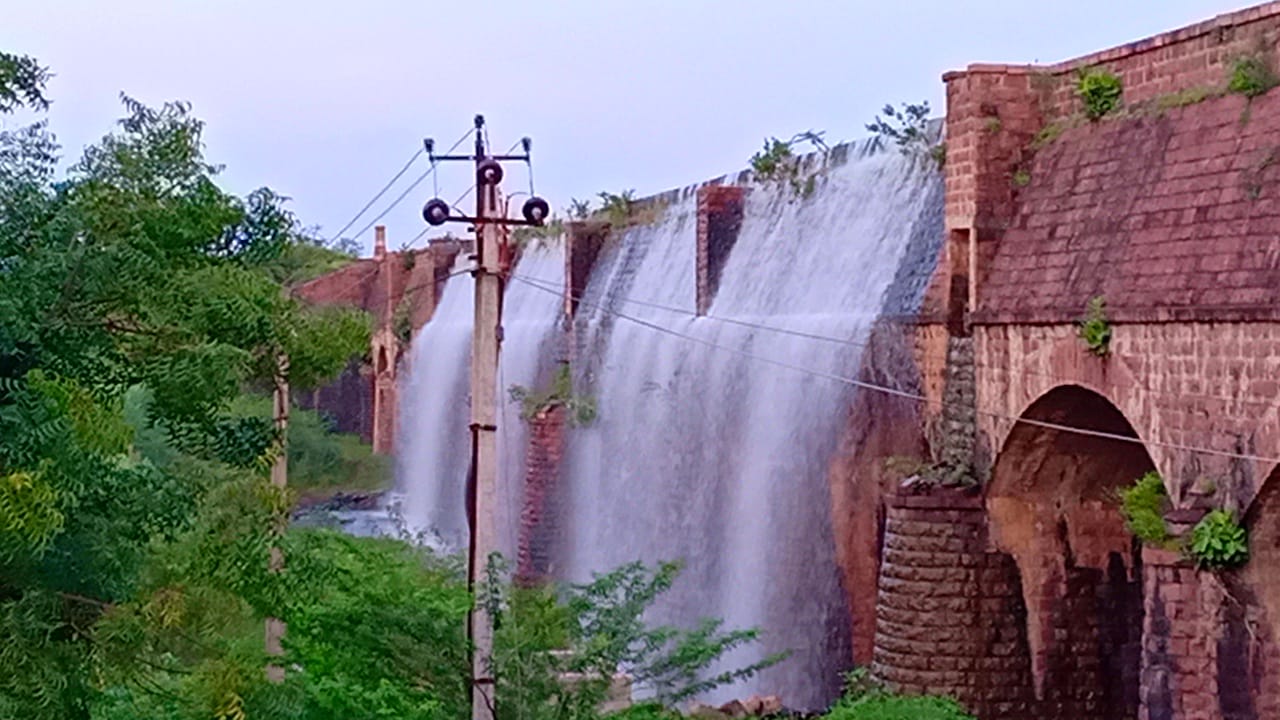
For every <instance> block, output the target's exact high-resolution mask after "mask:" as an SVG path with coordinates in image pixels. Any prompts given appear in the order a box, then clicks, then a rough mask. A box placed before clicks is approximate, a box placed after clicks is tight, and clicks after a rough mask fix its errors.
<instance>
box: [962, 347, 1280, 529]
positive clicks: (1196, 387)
mask: <svg viewBox="0 0 1280 720" xmlns="http://www.w3.org/2000/svg"><path fill="white" fill-rule="evenodd" d="M1113 333H1114V336H1113V339H1112V341H1111V355H1110V356H1109V357H1107V358H1105V359H1103V358H1098V357H1096V356H1094V355H1092V354H1090V353H1089V352H1087V351H1086V350H1085V348H1084V345H1083V343H1082V341H1081V340H1080V339H1079V337H1078V336H1077V334H1076V328H1075V327H1073V326H1070V325H991V326H980V327H977V328H975V331H974V341H975V365H976V368H977V370H976V371H977V377H978V388H977V395H978V406H979V408H981V409H982V411H983V412H982V413H981V414H980V415H979V417H978V425H979V446H980V448H985V450H984V451H983V454H981V455H980V457H979V460H980V462H981V463H982V464H983V465H986V466H988V467H989V464H990V463H991V462H992V458H993V457H994V454H995V452H996V451H998V450H999V449H1000V448H1002V447H1003V446H1004V445H1005V441H1006V438H1007V437H1008V434H1009V432H1010V430H1011V429H1012V427H1013V421H1012V420H1011V419H1010V418H1017V417H1020V416H1021V415H1022V414H1023V412H1024V411H1025V410H1026V409H1027V407H1028V406H1030V404H1031V403H1032V402H1033V401H1034V400H1036V399H1037V398H1039V397H1041V396H1043V395H1044V394H1046V393H1047V392H1049V391H1050V390H1051V389H1053V388H1055V387H1059V386H1067V385H1076V386H1080V387H1084V388H1089V389H1091V390H1093V391H1095V392H1097V393H1099V394H1100V395H1102V396H1104V397H1106V398H1107V399H1108V400H1109V401H1110V402H1111V404H1113V405H1114V406H1115V407H1116V408H1118V409H1119V411H1120V412H1121V414H1123V415H1124V417H1125V418H1126V419H1128V421H1129V423H1130V424H1131V425H1132V426H1133V427H1134V429H1135V430H1136V431H1137V435H1138V437H1139V438H1141V439H1142V440H1143V442H1144V446H1145V449H1146V451H1147V452H1148V453H1149V454H1150V456H1151V458H1152V460H1153V461H1154V463H1155V466H1156V469H1157V470H1158V471H1159V472H1160V474H1161V475H1162V476H1163V477H1164V478H1165V482H1166V485H1168V487H1169V491H1170V494H1171V496H1172V497H1173V498H1174V500H1175V502H1179V503H1182V502H1184V501H1186V500H1187V497H1188V493H1189V491H1190V489H1191V487H1192V486H1193V485H1195V484H1196V483H1197V482H1198V481H1200V480H1201V479H1202V478H1209V479H1212V480H1213V483H1212V485H1213V501H1214V502H1215V503H1216V504H1219V505H1222V506H1226V507H1233V508H1236V509H1243V508H1245V507H1247V506H1248V504H1249V502H1250V500H1251V498H1252V497H1253V496H1254V495H1255V494H1256V493H1257V491H1258V489H1259V487H1260V484H1261V480H1262V479H1263V478H1265V477H1267V475H1268V474H1270V473H1271V472H1272V470H1273V469H1274V467H1275V465H1274V464H1270V463H1267V462H1253V461H1243V460H1238V459H1232V458H1229V457H1223V456H1220V455H1209V454H1204V453H1197V452H1190V451H1187V450H1180V449H1178V448H1176V447H1171V445H1187V446H1195V447H1203V448H1208V449H1211V450H1216V451H1219V452H1223V453H1242V454H1254V455H1261V456H1275V455H1277V454H1280V450H1277V448H1280V393H1277V387H1278V385H1277V383H1278V382H1280V381H1278V380H1277V378H1280V323H1252V324H1244V323H1158V324H1151V323H1146V324H1132V325H1130V324H1117V325H1116V326H1115V327H1114V328H1113Z"/></svg>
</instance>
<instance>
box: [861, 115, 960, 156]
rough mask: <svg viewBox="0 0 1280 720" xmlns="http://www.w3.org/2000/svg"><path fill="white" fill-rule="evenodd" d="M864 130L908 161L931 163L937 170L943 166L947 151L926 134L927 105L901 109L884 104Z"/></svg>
mask: <svg viewBox="0 0 1280 720" xmlns="http://www.w3.org/2000/svg"><path fill="white" fill-rule="evenodd" d="M881 114H882V115H883V117H881V116H880V115H877V116H876V118H875V121H874V122H871V123H869V124H868V125H867V130H869V131H871V132H872V133H874V134H875V136H876V137H877V138H878V139H879V140H880V141H881V142H890V143H893V144H894V145H896V146H897V147H898V151H899V152H901V153H902V154H903V155H906V156H908V157H916V158H923V157H927V158H930V159H932V160H933V161H934V162H935V163H936V164H937V166H938V167H939V168H941V167H942V166H943V164H945V163H946V159H947V149H946V146H945V145H944V144H942V143H934V142H933V138H932V137H931V134H930V132H929V103H928V101H925V102H921V103H919V104H910V103H902V109H900V110H899V109H897V108H895V107H894V106H893V105H891V104H886V105H885V106H884V109H883V110H882V111H881Z"/></svg>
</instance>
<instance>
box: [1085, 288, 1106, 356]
mask: <svg viewBox="0 0 1280 720" xmlns="http://www.w3.org/2000/svg"><path fill="white" fill-rule="evenodd" d="M1080 339H1081V340H1083V341H1084V344H1085V346H1086V347H1088V348H1089V352H1091V353H1093V354H1094V355H1097V356H1098V357H1106V356H1107V354H1108V353H1110V352H1111V323H1110V322H1108V320H1107V304H1106V301H1105V300H1104V299H1103V298H1102V296H1098V297H1095V298H1092V299H1090V300H1089V304H1088V305H1087V306H1086V307H1085V313H1084V319H1082V320H1081V321H1080Z"/></svg>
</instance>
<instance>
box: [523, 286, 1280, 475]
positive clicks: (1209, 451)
mask: <svg viewBox="0 0 1280 720" xmlns="http://www.w3.org/2000/svg"><path fill="white" fill-rule="evenodd" d="M511 277H512V279H514V280H517V281H519V282H522V283H524V284H526V285H529V286H530V287H533V288H536V289H538V290H542V291H543V292H548V293H552V294H554V295H560V294H561V291H560V290H557V289H555V288H550V287H546V286H543V285H540V284H538V283H535V282H532V281H530V280H529V279H527V278H525V277H523V276H521V275H516V274H514V273H513V274H512V276H511ZM570 295H571V296H572V293H570ZM576 299H577V300H578V302H579V305H580V306H581V305H586V306H587V307H594V308H596V309H597V310H600V311H601V312H604V313H607V314H609V315H613V316H615V317H618V318H621V319H623V320H627V321H629V322H632V323H635V324H637V325H640V326H642V327H647V328H649V329H651V330H654V331H655V332H660V333H663V334H666V335H671V336H673V337H678V338H682V339H684V340H688V341H690V342H694V343H697V344H700V345H705V346H707V347H710V348H714V349H717V350H723V351H726V352H730V353H733V354H735V355H739V356H742V357H745V358H747V359H750V360H755V361H757V362H762V363H766V364H769V365H775V366H777V367H781V368H785V369H788V370H793V371H795V372H799V373H803V374H806V375H810V376H813V377H820V378H824V379H827V380H832V381H834V382H839V383H842V384H845V385H849V386H851V387H856V388H861V389H864V390H871V391H873V392H879V393H883V394H886V395H892V396H896V397H901V398H905V399H908V400H915V401H917V402H930V400H929V398H927V397H925V396H924V395H921V394H919V393H914V392H910V391H907V390H900V389H898V388H891V387H887V386H884V385H877V384H875V383H870V382H866V381H863V380H856V379H854V378H848V377H844V376H842V375H836V374H833V373H828V372H824V371H821V370H814V369H812V368H806V367H803V366H800V365H794V364H792V363H789V362H786V361H783V360H775V359H773V358H767V357H763V356H760V355H756V354H754V353H750V352H747V351H745V350H740V349H738V348H735V347H729V346H727V345H721V344H719V343H716V342H712V341H710V340H704V339H702V338H699V337H694V336H692V335H687V334H685V333H682V332H679V331H676V330H672V329H670V328H666V327H663V326H661V325H658V324H657V323H651V322H649V321H647V320H642V319H640V318H636V317H632V316H630V315H627V314H625V313H621V312H618V311H616V310H612V309H610V308H606V307H604V306H602V305H599V304H595V303H588V302H586V301H585V300H583V299H582V298H581V297H577V298H576ZM940 404H941V405H942V406H943V407H948V406H949V405H948V403H946V402H945V401H940ZM950 406H954V405H950ZM962 409H967V408H962ZM975 412H976V413H977V414H979V415H985V416H987V417H991V418H995V419H998V420H1005V421H1009V422H1013V423H1015V424H1016V423H1023V424H1026V425H1033V426H1036V427H1042V428H1046V429H1049V430H1056V431H1059V432H1067V433H1073V434H1077V435H1086V436H1090V437H1097V438H1102V439H1106V440H1118V441H1121V442H1127V443H1135V444H1138V445H1143V446H1147V445H1149V446H1153V447H1163V448H1167V449H1172V450H1185V451H1187V452H1194V453H1200V454H1204V455H1216V456H1219V457H1227V458H1233V459H1237V460H1249V461H1253V462H1264V463H1280V458H1271V457H1263V456H1259V455H1249V454H1246V453H1236V452H1230V451H1226V450H1215V449H1213V448H1204V447H1196V446H1192V445H1182V444H1180V443H1171V442H1164V441H1160V440H1147V441H1143V440H1142V439H1141V438H1137V437H1130V436H1127V435H1118V434H1116V433H1109V432H1105V431H1102V430H1090V429H1088V428H1080V427H1074V426H1071V425H1063V424H1061V423H1053V422H1047V421H1044V420H1034V419H1031V418H1026V417H1018V416H1013V415H1006V414H1004V413H998V412H994V411H991V410H983V409H981V408H975Z"/></svg>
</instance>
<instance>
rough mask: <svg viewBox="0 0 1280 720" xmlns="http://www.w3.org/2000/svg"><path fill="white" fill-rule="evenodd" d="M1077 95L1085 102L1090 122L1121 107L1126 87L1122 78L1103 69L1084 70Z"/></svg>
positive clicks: (1085, 111) (1082, 70)
mask: <svg viewBox="0 0 1280 720" xmlns="http://www.w3.org/2000/svg"><path fill="white" fill-rule="evenodd" d="M1076 93H1077V94H1078V95H1079V96H1080V99H1081V100H1082V101H1084V114H1085V115H1087V116H1088V117H1089V119H1090V120H1098V119H1099V118H1101V117H1102V116H1104V115H1107V114H1109V113H1110V112H1112V111H1113V110H1115V109H1116V108H1117V107H1119V106H1120V98H1121V96H1122V95H1123V94H1124V87H1123V86H1122V84H1121V83H1120V78H1118V77H1116V76H1115V75H1114V74H1113V73H1111V72H1109V71H1107V70H1103V69H1101V68H1082V69H1081V70H1080V73H1079V80H1078V81H1077V83H1076Z"/></svg>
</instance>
